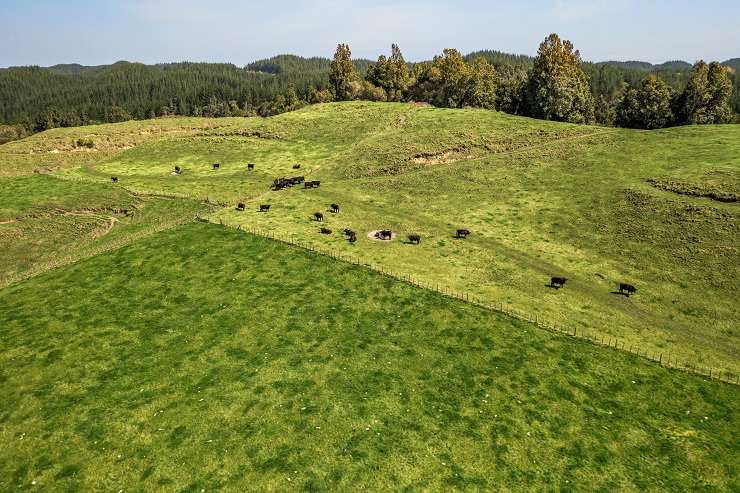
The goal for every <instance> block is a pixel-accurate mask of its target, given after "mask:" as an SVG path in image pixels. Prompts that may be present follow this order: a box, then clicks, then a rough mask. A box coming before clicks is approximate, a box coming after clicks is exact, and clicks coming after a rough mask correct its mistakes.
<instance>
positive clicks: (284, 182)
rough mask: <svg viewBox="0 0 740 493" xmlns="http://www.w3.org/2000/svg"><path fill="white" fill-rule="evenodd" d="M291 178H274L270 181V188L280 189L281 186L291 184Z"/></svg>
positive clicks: (284, 186) (285, 186)
mask: <svg viewBox="0 0 740 493" xmlns="http://www.w3.org/2000/svg"><path fill="white" fill-rule="evenodd" d="M291 180H292V179H288V178H275V180H274V181H273V182H272V189H273V190H282V189H283V188H287V187H290V186H292V185H293V182H292V181H291Z"/></svg>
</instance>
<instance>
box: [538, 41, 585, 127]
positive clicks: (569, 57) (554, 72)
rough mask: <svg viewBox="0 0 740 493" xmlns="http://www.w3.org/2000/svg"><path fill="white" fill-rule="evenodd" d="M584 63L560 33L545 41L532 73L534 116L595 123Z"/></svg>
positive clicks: (541, 45)
mask: <svg viewBox="0 0 740 493" xmlns="http://www.w3.org/2000/svg"><path fill="white" fill-rule="evenodd" d="M581 63H582V61H581V55H580V53H579V52H578V50H574V47H573V44H572V43H571V42H570V41H567V40H566V41H561V39H560V37H558V35H557V34H551V35H549V36H548V37H547V38H545V41H543V42H542V44H540V48H539V50H538V52H537V58H535V60H534V64H533V66H532V69H531V71H530V74H529V86H528V89H527V98H528V103H529V110H530V112H531V116H533V117H535V118H542V119H545V120H557V121H566V122H574V123H587V122H590V121H592V120H593V117H594V99H593V96H592V95H591V89H590V86H589V80H588V77H587V76H586V73H585V72H584V71H583V69H582V68H581Z"/></svg>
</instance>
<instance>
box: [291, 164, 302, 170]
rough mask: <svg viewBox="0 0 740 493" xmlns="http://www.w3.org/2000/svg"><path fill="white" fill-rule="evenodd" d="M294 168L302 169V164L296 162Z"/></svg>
mask: <svg viewBox="0 0 740 493" xmlns="http://www.w3.org/2000/svg"><path fill="white" fill-rule="evenodd" d="M293 169H301V165H300V164H298V163H295V164H294V165H293Z"/></svg>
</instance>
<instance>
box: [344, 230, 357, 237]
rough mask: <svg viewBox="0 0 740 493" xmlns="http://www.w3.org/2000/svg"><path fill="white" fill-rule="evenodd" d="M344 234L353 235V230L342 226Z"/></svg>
mask: <svg viewBox="0 0 740 493" xmlns="http://www.w3.org/2000/svg"><path fill="white" fill-rule="evenodd" d="M344 234H345V235H347V236H354V235H355V232H354V231H352V230H351V229H349V228H344Z"/></svg>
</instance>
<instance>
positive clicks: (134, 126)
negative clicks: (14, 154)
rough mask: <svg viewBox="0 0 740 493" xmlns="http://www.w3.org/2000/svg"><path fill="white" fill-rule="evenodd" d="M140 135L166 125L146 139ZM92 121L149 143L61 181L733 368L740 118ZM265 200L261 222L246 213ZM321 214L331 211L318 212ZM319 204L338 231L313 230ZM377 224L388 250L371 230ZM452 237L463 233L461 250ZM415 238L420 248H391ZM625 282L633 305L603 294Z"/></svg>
mask: <svg viewBox="0 0 740 493" xmlns="http://www.w3.org/2000/svg"><path fill="white" fill-rule="evenodd" d="M178 125H180V126H181V127H182V131H181V132H178V131H177V127H178ZM152 126H154V127H157V126H161V127H163V128H164V130H161V131H159V132H155V131H151V130H146V131H144V130H141V128H150V127H152ZM102 127H104V128H105V129H106V132H108V133H109V134H110V135H107V136H106V137H107V138H108V139H109V142H110V146H112V147H115V146H120V145H122V143H127V142H128V144H127V145H129V146H130V145H133V144H131V142H132V141H134V140H137V139H144V138H145V141H142V142H141V143H139V144H138V145H134V146H133V147H131V148H129V149H122V150H120V151H118V152H115V153H113V154H111V155H109V156H107V157H105V158H104V159H100V160H97V161H94V162H89V163H86V164H84V165H80V166H71V167H66V168H64V169H62V170H60V171H59V172H60V173H62V174H64V175H66V176H67V177H68V178H73V179H76V180H84V181H87V182H89V183H96V184H98V185H100V186H103V185H105V186H108V185H109V183H110V177H111V176H112V175H115V176H118V177H119V186H120V187H123V188H126V189H127V190H130V191H132V192H136V193H150V194H160V195H168V196H172V197H190V198H193V199H197V200H204V199H207V200H209V201H212V202H217V203H221V204H224V205H225V206H224V208H223V209H222V210H220V211H218V212H217V213H215V214H214V215H213V216H212V220H213V221H216V222H223V223H224V224H226V225H230V226H240V227H244V228H258V229H261V230H263V231H269V232H271V233H274V234H278V235H281V236H286V237H292V238H295V239H296V240H300V241H302V242H306V243H307V244H309V245H312V246H314V247H320V248H332V249H334V250H337V251H338V252H340V253H342V254H343V255H351V256H354V257H356V258H359V259H360V260H362V261H363V262H365V263H367V264H373V265H382V266H384V268H386V269H389V270H393V271H396V272H399V273H401V274H405V275H411V276H413V277H415V278H417V279H419V280H420V281H422V282H425V283H427V284H439V285H440V286H445V287H448V288H451V289H454V290H457V291H465V292H467V293H469V294H470V295H471V296H475V297H478V298H481V299H483V300H485V301H487V302H489V303H501V304H504V305H506V306H508V307H509V308H510V309H515V310H517V311H521V312H525V313H528V314H530V315H532V316H537V317H540V318H542V319H544V320H548V321H549V322H551V323H554V324H557V325H559V326H566V327H572V328H574V329H576V330H578V331H579V332H580V333H582V334H587V335H591V336H593V337H596V338H600V337H605V338H609V337H613V338H614V337H616V338H618V339H619V340H620V341H621V342H622V343H623V344H625V345H626V346H630V345H633V346H639V347H643V348H644V349H645V350H646V351H650V352H652V353H655V354H661V353H663V354H664V355H665V356H666V357H668V358H671V360H678V362H679V363H681V364H687V365H690V366H697V367H698V366H701V367H703V368H706V367H713V368H715V369H718V370H723V371H726V372H727V374H728V376H734V375H737V373H738V372H739V371H740V367H739V366H738V361H739V360H738V348H739V346H738V337H739V336H740V334H739V333H738V327H740V315H739V314H738V310H737V293H736V288H737V280H738V278H740V254H738V244H737V238H738V237H740V212H738V211H739V210H738V203H737V202H721V201H718V200H713V199H712V198H711V196H712V194H714V196H720V197H732V196H737V195H738V194H740V189H739V188H738V187H740V158H739V157H738V156H740V126H738V125H712V126H704V127H680V128H672V129H665V130H657V131H649V132H648V131H635V130H625V129H606V128H599V127H592V126H579V125H571V124H561V123H555V122H545V121H541V120H533V119H527V118H519V117H514V116H510V115H505V114H500V113H496V112H492V111H485V110H472V109H470V110H450V109H439V108H431V107H427V106H419V105H410V104H386V103H383V104H374V103H367V102H350V103H337V104H326V105H316V106H311V107H308V108H305V109H303V110H300V111H297V112H292V113H286V114H283V115H279V116H276V117H273V118H268V119H259V118H247V119H224V120H223V121H221V120H220V119H215V120H208V119H164V120H161V121H160V120H157V121H156V122H154V123H152V122H149V123H147V122H137V123H126V124H116V125H111V126H102ZM86 129H87V127H85V128H84V129H77V132H78V133H79V134H80V135H82V132H86V131H87V130H86ZM127 129H128V132H129V133H130V134H131V135H135V136H136V137H135V138H134V137H131V136H129V134H127V133H126V132H127ZM67 132H68V134H65V138H67V139H72V140H74V138H75V135H77V134H75V133H74V132H73V129H69V130H67ZM142 132H149V134H147V135H146V136H145V137H143V136H142V135H141V134H142ZM53 136H54V137H55V138H57V137H56V136H55V135H53ZM34 138H35V139H36V140H37V141H40V142H43V140H44V137H43V134H42V135H40V136H34ZM15 144H16V145H18V146H21V147H22V146H28V145H29V144H28V143H24V141H20V143H15ZM0 149H2V148H0ZM214 162H218V163H221V168H220V169H219V170H213V169H212V164H213V163H214ZM248 162H253V163H255V166H256V167H255V170H254V171H252V172H249V171H247V169H246V163H248ZM293 163H301V169H300V170H299V171H296V170H293V169H292V165H293ZM174 166H180V167H181V168H182V169H183V173H182V174H180V175H175V174H173V170H174ZM295 175H305V176H306V177H307V178H309V179H313V180H320V181H321V183H322V185H321V187H320V188H319V189H314V190H305V189H302V188H299V187H295V188H292V189H289V190H283V191H279V192H274V191H270V184H271V183H272V180H273V179H275V178H277V177H281V176H295ZM238 202H245V203H246V204H247V211H246V212H237V211H236V210H235V206H236V204H237V203H238ZM268 203H269V204H271V206H272V208H271V210H270V212H269V213H268V214H258V213H257V212H256V211H257V210H258V208H259V205H260V204H268ZM331 203H338V204H339V205H340V207H341V210H340V213H339V214H338V215H332V214H329V213H326V211H327V209H328V207H329V204H331ZM317 211H321V212H324V213H325V214H324V215H325V221H324V224H323V226H324V227H327V228H330V229H332V230H333V232H334V234H332V235H320V234H319V228H320V227H321V226H322V225H319V224H317V223H316V222H312V221H311V217H312V214H313V213H314V212H317ZM344 228H350V229H352V230H354V231H356V232H357V233H358V236H359V241H358V242H357V243H356V244H354V245H351V244H349V243H348V242H346V241H345V239H344V237H343V235H342V234H341V230H343V229H344ZM380 228H391V229H392V230H394V231H396V232H398V234H399V237H398V240H396V241H394V242H391V243H380V242H377V241H372V240H369V239H367V238H366V237H365V235H366V233H368V232H370V231H373V230H376V229H380ZM457 228H467V229H470V230H471V231H472V235H471V236H470V237H469V238H468V239H467V240H465V241H461V240H456V239H454V238H453V235H454V232H455V230H456V229H457ZM412 232H414V233H419V234H421V235H422V242H421V245H419V246H411V245H408V244H406V243H405V242H404V241H402V240H404V238H405V237H406V235H407V234H408V233H412ZM555 275H559V276H565V277H567V278H569V281H568V283H567V285H566V287H565V288H564V289H562V290H553V289H550V288H547V287H546V284H548V283H549V279H550V277H551V276H555ZM621 282H627V283H630V284H633V285H635V286H636V287H637V289H638V292H637V294H636V295H635V296H632V297H630V298H627V297H624V296H621V295H619V294H614V292H615V291H616V290H617V287H618V285H619V283H621Z"/></svg>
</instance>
